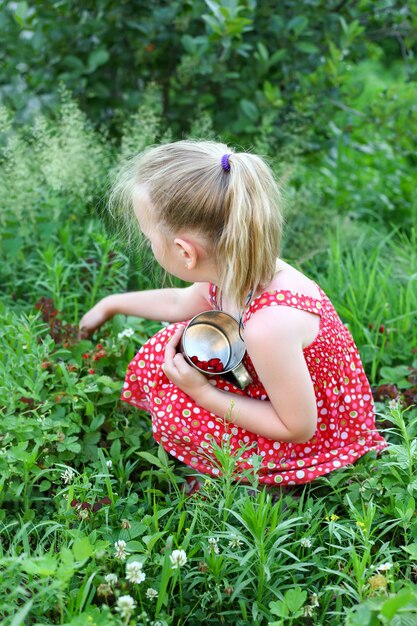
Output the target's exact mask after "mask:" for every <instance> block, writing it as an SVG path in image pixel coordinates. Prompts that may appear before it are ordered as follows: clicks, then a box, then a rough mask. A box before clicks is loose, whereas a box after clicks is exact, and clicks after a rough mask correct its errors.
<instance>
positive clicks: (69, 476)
mask: <svg viewBox="0 0 417 626" xmlns="http://www.w3.org/2000/svg"><path fill="white" fill-rule="evenodd" d="M74 476H75V472H74V470H73V469H72V468H71V467H67V469H66V470H65V472H62V474H61V478H62V480H63V481H64V483H65V484H66V485H69V484H70V483H72V481H73V480H74Z"/></svg>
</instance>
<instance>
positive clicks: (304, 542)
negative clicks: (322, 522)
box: [300, 537, 313, 548]
mask: <svg viewBox="0 0 417 626" xmlns="http://www.w3.org/2000/svg"><path fill="white" fill-rule="evenodd" d="M312 545H313V542H312V541H311V539H309V538H308V537H303V538H302V539H300V546H302V547H303V548H311V546H312Z"/></svg>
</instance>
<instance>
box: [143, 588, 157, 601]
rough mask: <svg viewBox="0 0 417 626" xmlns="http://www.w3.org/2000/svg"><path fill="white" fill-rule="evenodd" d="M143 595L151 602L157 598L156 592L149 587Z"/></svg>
mask: <svg viewBox="0 0 417 626" xmlns="http://www.w3.org/2000/svg"><path fill="white" fill-rule="evenodd" d="M145 595H146V597H147V598H149V599H150V600H153V599H154V598H157V597H158V592H157V590H156V589H154V588H153V587H149V589H147V590H146V594H145Z"/></svg>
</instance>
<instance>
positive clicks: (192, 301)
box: [80, 140, 387, 485]
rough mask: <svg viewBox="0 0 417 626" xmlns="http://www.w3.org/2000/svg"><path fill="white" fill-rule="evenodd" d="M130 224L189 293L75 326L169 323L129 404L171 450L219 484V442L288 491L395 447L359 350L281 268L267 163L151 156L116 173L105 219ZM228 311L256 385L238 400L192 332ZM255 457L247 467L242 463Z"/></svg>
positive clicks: (164, 151)
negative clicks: (194, 359) (196, 319)
mask: <svg viewBox="0 0 417 626" xmlns="http://www.w3.org/2000/svg"><path fill="white" fill-rule="evenodd" d="M112 209H117V210H118V211H121V215H123V216H124V217H125V219H126V220H127V221H126V223H129V221H130V223H131V219H132V218H133V219H134V221H135V223H136V224H137V225H138V226H139V228H140V231H141V232H142V233H143V235H144V237H145V238H146V239H147V240H148V241H149V243H150V245H151V247H152V251H153V254H154V256H155V258H156V260H157V261H158V263H159V264H160V265H161V266H162V267H163V268H164V269H165V270H167V271H168V272H169V273H171V274H173V275H174V276H177V277H178V278H180V279H183V280H185V281H187V282H190V283H192V285H191V286H190V287H185V288H183V289H179V288H178V289H176V288H168V289H156V290H149V291H142V292H134V293H125V294H115V295H111V296H108V297H106V298H104V299H103V300H101V301H100V302H98V303H97V304H96V305H95V306H94V307H93V308H92V309H91V310H90V311H88V313H86V315H84V317H83V318H82V320H81V322H80V328H81V334H82V336H84V337H85V336H89V335H90V334H91V333H92V332H94V330H95V329H97V328H98V327H99V326H101V324H103V323H104V322H105V321H106V320H108V319H109V318H111V317H112V316H113V315H115V314H117V313H121V314H124V315H136V316H138V317H144V318H148V319H152V320H168V321H169V322H172V323H171V324H170V325H169V326H167V327H166V328H163V329H162V330H160V331H159V332H157V333H156V335H154V336H153V337H152V338H151V339H149V341H147V342H146V343H145V344H144V345H143V346H142V348H141V349H140V350H139V352H138V353H137V355H136V356H135V358H134V359H133V361H132V362H131V363H130V364H129V367H128V370H127V373H126V378H125V383H124V389H123V392H122V395H121V399H122V400H123V401H125V402H128V403H130V404H132V405H134V406H136V407H140V408H142V409H145V410H146V411H148V412H149V413H150V414H151V416H152V431H153V436H154V438H155V439H156V441H157V442H159V443H160V444H161V445H162V446H163V447H164V448H165V450H167V452H169V453H170V454H172V455H173V456H174V457H176V458H177V459H179V460H180V461H182V462H184V463H186V464H187V465H189V466H191V467H192V468H194V469H195V470H197V471H200V472H202V473H204V474H211V475H216V474H219V470H218V468H217V467H216V463H215V462H214V459H213V455H212V447H211V442H212V441H213V440H215V441H216V442H217V443H219V444H221V441H222V439H223V435H225V434H226V433H227V434H228V436H229V442H230V446H231V450H232V451H234V450H238V449H239V448H241V447H243V446H245V447H247V452H245V453H244V454H243V456H242V457H241V458H242V462H241V464H240V466H239V467H240V468H241V469H248V468H250V464H249V463H248V461H247V459H248V457H250V456H251V455H252V454H253V453H256V454H258V455H261V456H262V458H263V460H262V466H261V468H260V470H259V481H260V482H261V483H266V484H279V483H281V484H282V485H293V484H301V483H305V482H309V481H311V480H313V479H314V478H316V477H317V476H320V475H323V474H327V473H328V472H331V471H332V470H334V469H336V468H338V467H341V466H343V465H347V464H349V463H353V462H354V461H356V460H357V459H358V458H359V457H360V456H362V455H364V454H365V453H366V452H368V451H369V450H376V451H381V450H383V448H385V447H386V446H387V442H386V441H385V439H384V438H383V437H382V436H381V435H380V434H378V432H377V431H376V428H375V412H374V404H373V400H372V394H371V389H370V386H369V383H368V380H367V378H366V375H365V373H364V370H363V367H362V363H361V360H360V357H359V354H358V350H357V348H356V346H355V344H354V341H353V339H352V337H351V335H350V333H349V331H348V330H347V328H346V327H345V326H344V325H343V323H342V322H341V320H340V318H339V316H338V315H337V313H336V311H335V309H334V308H333V305H332V303H331V302H330V300H329V298H328V297H327V295H326V294H325V293H324V292H323V290H322V289H321V288H320V287H319V286H318V285H317V284H316V283H315V282H313V281H312V280H310V279H309V278H307V277H306V276H305V275H304V274H302V273H301V272H299V271H297V270H296V269H295V268H293V267H292V266H291V265H289V264H288V263H285V262H284V261H282V260H281V259H280V258H279V256H278V255H279V248H280V239H281V230H282V216H281V201H280V191H279V187H278V184H277V181H276V180H275V179H274V176H273V173H272V171H271V169H270V168H269V167H268V165H267V164H266V163H265V161H264V160H263V159H262V158H260V157H259V156H255V155H253V154H248V153H242V152H232V151H231V150H230V149H229V148H228V147H227V146H226V145H224V144H221V143H215V142H211V141H191V140H187V141H177V142H174V143H170V144H163V145H161V146H158V147H154V148H150V149H147V150H145V151H144V152H143V153H141V154H139V155H138V156H137V157H135V158H133V159H132V160H131V161H130V162H129V163H128V164H127V165H126V166H125V167H124V169H123V170H122V171H121V173H120V175H119V177H118V179H117V181H116V182H115V184H114V186H113V188H112V192H111V195H110V210H112ZM208 309H221V310H223V311H225V312H227V313H229V314H231V315H233V316H234V317H235V318H236V319H237V320H238V321H239V323H240V325H241V328H242V337H243V339H244V341H245V344H246V349H247V353H246V355H245V357H244V360H243V364H244V365H245V366H246V369H247V370H248V371H249V373H250V374H251V376H252V378H253V383H252V384H250V385H249V386H248V387H246V388H245V389H244V390H241V389H240V388H238V387H237V386H235V385H234V384H232V383H231V382H229V381H228V380H226V379H224V378H222V377H218V376H205V375H204V374H202V373H201V372H199V371H197V370H196V369H195V368H193V367H192V366H190V365H189V364H188V363H187V362H186V360H185V359H184V357H183V355H182V354H181V353H180V352H177V348H178V345H179V342H180V339H181V336H182V333H183V331H184V328H185V325H186V324H187V321H188V320H189V319H191V318H192V317H193V316H195V315H197V314H198V313H201V312H203V311H207V310H208ZM245 459H246V460H245Z"/></svg>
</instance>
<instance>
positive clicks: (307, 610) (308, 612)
mask: <svg viewBox="0 0 417 626" xmlns="http://www.w3.org/2000/svg"><path fill="white" fill-rule="evenodd" d="M313 613H314V606H311V604H306V606H303V615H304V617H312V616H313Z"/></svg>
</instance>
